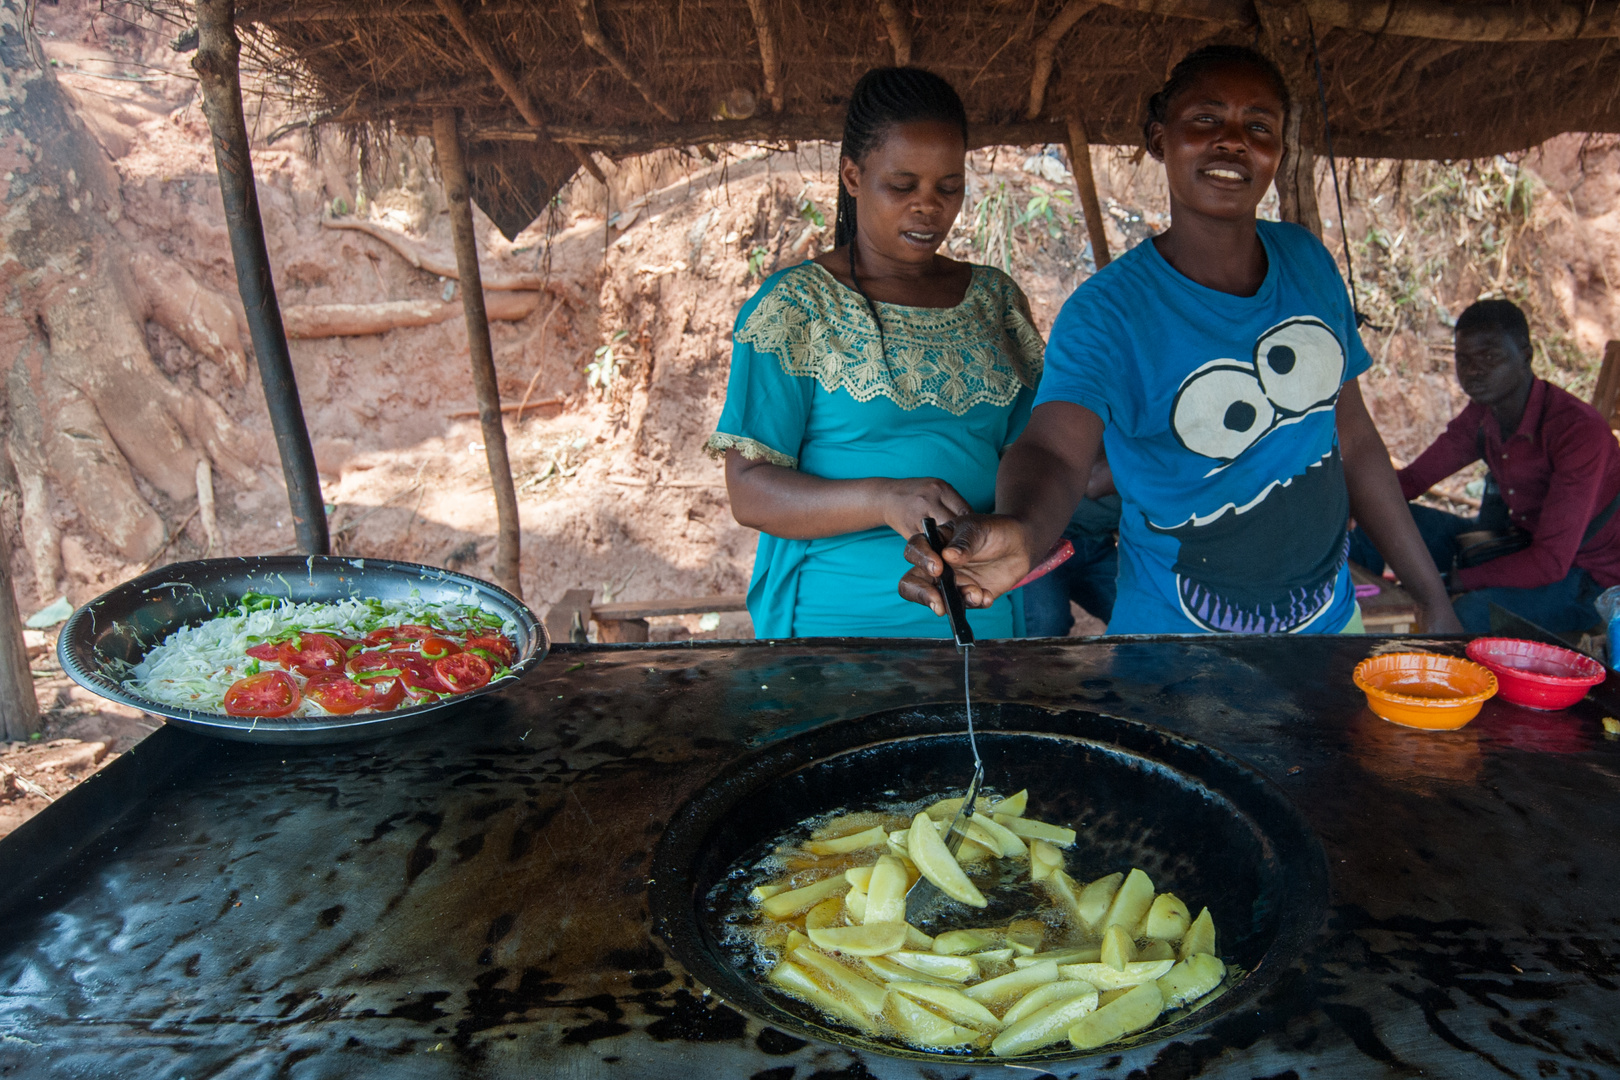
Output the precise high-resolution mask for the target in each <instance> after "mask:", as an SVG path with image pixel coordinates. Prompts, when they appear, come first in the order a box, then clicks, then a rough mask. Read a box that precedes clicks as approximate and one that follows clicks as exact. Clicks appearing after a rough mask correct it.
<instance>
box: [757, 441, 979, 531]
mask: <svg viewBox="0 0 1620 1080" xmlns="http://www.w3.org/2000/svg"><path fill="white" fill-rule="evenodd" d="M726 492H727V494H728V495H729V496H730V498H731V513H732V516H733V517H735V518H736V519H737V524H739V525H745V526H747V527H748V528H751V529H758V530H760V531H761V532H765V533H769V534H770V535H772V536H779V537H781V538H783V539H784V540H815V539H819V538H821V537H825V536H840V535H843V534H844V533H853V532H863V531H865V530H867V529H879V528H883V527H885V526H887V527H889V528H891V529H894V531H895V532H897V533H899V534H900V535H901V536H907V537H909V536H911V535H912V534H914V533H916V532H919V531H921V529H922V519H923V518H925V517H932V518H934V519H936V520H938V521H950V520H952V519H954V518H956V517H958V516H960V515H962V514H966V513H969V512H970V511H971V507H969V506H968V505H967V503H966V501H965V500H963V499H962V497H961V496H960V495H958V494H957V493H956V491H955V489H954V488H952V487H951V486H950V485H949V484H947V483H946V482H945V481H943V480H940V479H937V478H934V477H913V478H903V479H894V478H891V477H884V476H872V477H863V478H860V479H855V480H829V479H827V478H826V477H822V476H812V475H810V474H809V473H804V472H800V471H799V470H797V469H789V468H784V467H783V466H781V465H773V464H771V463H770V462H767V461H750V460H749V459H748V458H745V457H743V455H742V454H741V453H740V452H739V451H736V450H732V451H729V452H728V453H727V454H726Z"/></svg>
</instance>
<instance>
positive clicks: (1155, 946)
mask: <svg viewBox="0 0 1620 1080" xmlns="http://www.w3.org/2000/svg"><path fill="white" fill-rule="evenodd" d="M1136 958H1137V959H1138V960H1174V959H1175V958H1176V950H1175V949H1173V948H1171V946H1170V943H1169V942H1168V941H1163V940H1161V939H1159V938H1150V939H1148V943H1147V944H1146V945H1143V946H1141V947H1139V948H1138V949H1137V950H1136Z"/></svg>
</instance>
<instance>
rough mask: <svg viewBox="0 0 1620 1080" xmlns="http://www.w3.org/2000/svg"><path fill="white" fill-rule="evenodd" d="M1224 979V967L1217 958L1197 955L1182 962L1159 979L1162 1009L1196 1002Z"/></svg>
mask: <svg viewBox="0 0 1620 1080" xmlns="http://www.w3.org/2000/svg"><path fill="white" fill-rule="evenodd" d="M1224 978H1226V965H1225V964H1223V963H1221V961H1220V958H1219V957H1215V956H1211V955H1210V954H1209V953H1198V954H1196V955H1195V956H1193V957H1191V958H1190V959H1187V960H1183V961H1182V962H1181V963H1179V964H1177V965H1176V966H1175V967H1173V968H1171V969H1170V970H1169V971H1167V972H1165V973H1164V974H1163V975H1162V976H1160V977H1159V992H1160V993H1161V994H1163V995H1164V1007H1165V1008H1167V1009H1175V1008H1179V1007H1180V1006H1182V1005H1185V1004H1187V1003H1188V1002H1191V1001H1197V1000H1198V999H1199V998H1201V997H1203V996H1204V995H1205V994H1207V993H1209V992H1210V991H1211V990H1213V989H1215V988H1216V987H1217V986H1219V985H1220V984H1221V980H1222V979H1224Z"/></svg>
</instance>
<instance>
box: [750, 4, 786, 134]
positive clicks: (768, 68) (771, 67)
mask: <svg viewBox="0 0 1620 1080" xmlns="http://www.w3.org/2000/svg"><path fill="white" fill-rule="evenodd" d="M748 10H749V13H750V14H752V15H753V16H754V32H755V33H756V34H758V35H759V66H760V67H761V68H762V69H763V70H764V73H765V96H766V98H768V99H769V100H770V103H771V112H774V113H779V112H781V111H782V57H781V54H780V52H779V51H778V50H777V45H776V28H775V27H773V26H772V25H771V18H770V13H769V12H767V11H766V10H765V0H748Z"/></svg>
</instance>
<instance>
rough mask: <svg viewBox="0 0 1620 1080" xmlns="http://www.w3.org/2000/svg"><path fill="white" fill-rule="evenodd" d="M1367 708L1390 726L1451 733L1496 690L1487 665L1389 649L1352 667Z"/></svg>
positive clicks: (1476, 712)
mask: <svg viewBox="0 0 1620 1080" xmlns="http://www.w3.org/2000/svg"><path fill="white" fill-rule="evenodd" d="M1354 677H1355V681H1356V685H1357V686H1359V687H1360V688H1361V691H1362V693H1364V694H1366V695H1367V707H1368V708H1370V709H1371V710H1372V711H1373V712H1375V713H1377V714H1378V715H1379V716H1381V717H1383V718H1384V719H1385V720H1388V721H1389V722H1390V723H1392V724H1400V725H1402V726H1404V727H1414V728H1428V729H1430V730H1434V731H1451V730H1454V729H1456V728H1460V727H1462V726H1463V725H1464V724H1466V723H1468V721H1470V720H1472V719H1473V718H1474V717H1475V716H1478V715H1479V707H1480V706H1481V705H1483V704H1485V700H1486V699H1487V698H1489V697H1490V696H1491V695H1493V694H1495V693H1496V676H1495V675H1494V674H1492V673H1491V671H1490V669H1488V668H1486V667H1483V666H1481V665H1479V664H1476V663H1474V662H1473V661H1472V660H1463V659H1460V658H1458V657H1455V656H1440V655H1437V654H1435V653H1390V654H1389V655H1387V656H1374V657H1371V658H1369V659H1366V660H1363V661H1362V662H1361V663H1359V664H1357V665H1356V672H1355V676H1354Z"/></svg>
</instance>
